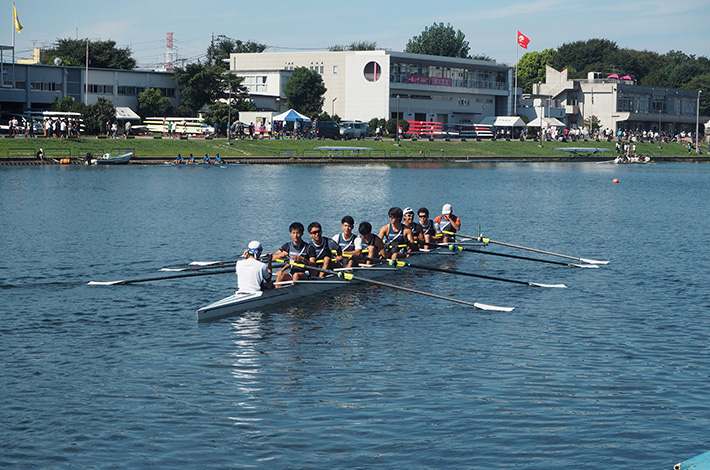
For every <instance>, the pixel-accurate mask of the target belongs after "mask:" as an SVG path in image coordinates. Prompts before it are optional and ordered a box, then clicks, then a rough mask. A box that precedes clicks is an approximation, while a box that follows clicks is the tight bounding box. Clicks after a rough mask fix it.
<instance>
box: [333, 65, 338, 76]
mask: <svg viewBox="0 0 710 470" xmlns="http://www.w3.org/2000/svg"><path fill="white" fill-rule="evenodd" d="M337 74H338V66H337V65H334V66H333V75H337Z"/></svg>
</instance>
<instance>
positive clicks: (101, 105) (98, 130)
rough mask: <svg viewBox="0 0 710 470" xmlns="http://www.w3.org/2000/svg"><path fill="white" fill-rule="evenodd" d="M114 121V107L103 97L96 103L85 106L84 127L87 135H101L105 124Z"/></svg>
mask: <svg viewBox="0 0 710 470" xmlns="http://www.w3.org/2000/svg"><path fill="white" fill-rule="evenodd" d="M115 120H116V107H115V106H114V105H113V102H112V101H110V100H107V99H106V98H104V97H99V99H98V101H97V102H96V103H94V104H92V105H89V106H87V108H86V112H85V113H84V127H85V129H86V133H87V134H94V135H96V134H102V133H104V131H105V128H106V123H107V122H113V121H115Z"/></svg>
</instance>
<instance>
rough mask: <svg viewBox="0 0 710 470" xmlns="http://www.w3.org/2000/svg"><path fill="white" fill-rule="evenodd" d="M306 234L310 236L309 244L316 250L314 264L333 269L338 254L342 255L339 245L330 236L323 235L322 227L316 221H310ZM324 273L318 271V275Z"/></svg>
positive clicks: (321, 275)
mask: <svg viewBox="0 0 710 470" xmlns="http://www.w3.org/2000/svg"><path fill="white" fill-rule="evenodd" d="M308 234H309V235H310V236H311V245H313V249H314V250H315V252H316V264H319V265H321V266H320V267H321V268H323V269H333V268H334V267H336V266H335V263H336V261H335V260H336V258H337V257H338V256H340V257H342V256H343V252H342V250H341V249H340V245H338V244H337V243H335V241H334V240H333V239H331V238H328V237H324V236H323V227H321V225H320V224H319V223H318V222H312V223H311V224H310V225H309V226H308ZM325 275H326V273H324V272H322V271H321V272H320V273H319V277H325Z"/></svg>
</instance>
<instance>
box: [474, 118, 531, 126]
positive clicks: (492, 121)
mask: <svg viewBox="0 0 710 470" xmlns="http://www.w3.org/2000/svg"><path fill="white" fill-rule="evenodd" d="M481 124H487V125H489V126H496V127H525V121H523V120H522V119H520V116H488V117H486V118H483V120H482V121H481Z"/></svg>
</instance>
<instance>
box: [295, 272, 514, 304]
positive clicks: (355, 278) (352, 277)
mask: <svg viewBox="0 0 710 470" xmlns="http://www.w3.org/2000/svg"><path fill="white" fill-rule="evenodd" d="M291 265H292V266H296V267H298V268H305V269H312V270H314V271H320V272H324V273H326V274H332V275H334V276H338V277H339V278H341V279H347V280H349V281H350V280H352V281H360V282H368V283H371V284H375V285H379V286H383V287H389V288H390V289H397V290H403V291H405V292H411V293H413V294H420V295H426V296H429V297H434V298H436V299H441V300H448V301H449V302H456V303H459V304H464V305H469V306H471V307H475V308H477V309H480V310H495V311H498V312H510V311H512V310H513V309H514V308H515V307H497V306H495V305H486V304H482V303H479V302H467V301H465V300H459V299H454V298H452V297H446V296H443V295H439V294H432V293H431V292H425V291H421V290H417V289H412V288H410V287H404V286H398V285H396V284H390V283H389V282H383V281H376V280H374V279H370V278H365V277H360V276H356V275H354V274H352V273H349V272H346V271H331V270H330V269H323V268H316V267H313V266H310V265H305V264H300V263H293V262H292V263H291Z"/></svg>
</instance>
